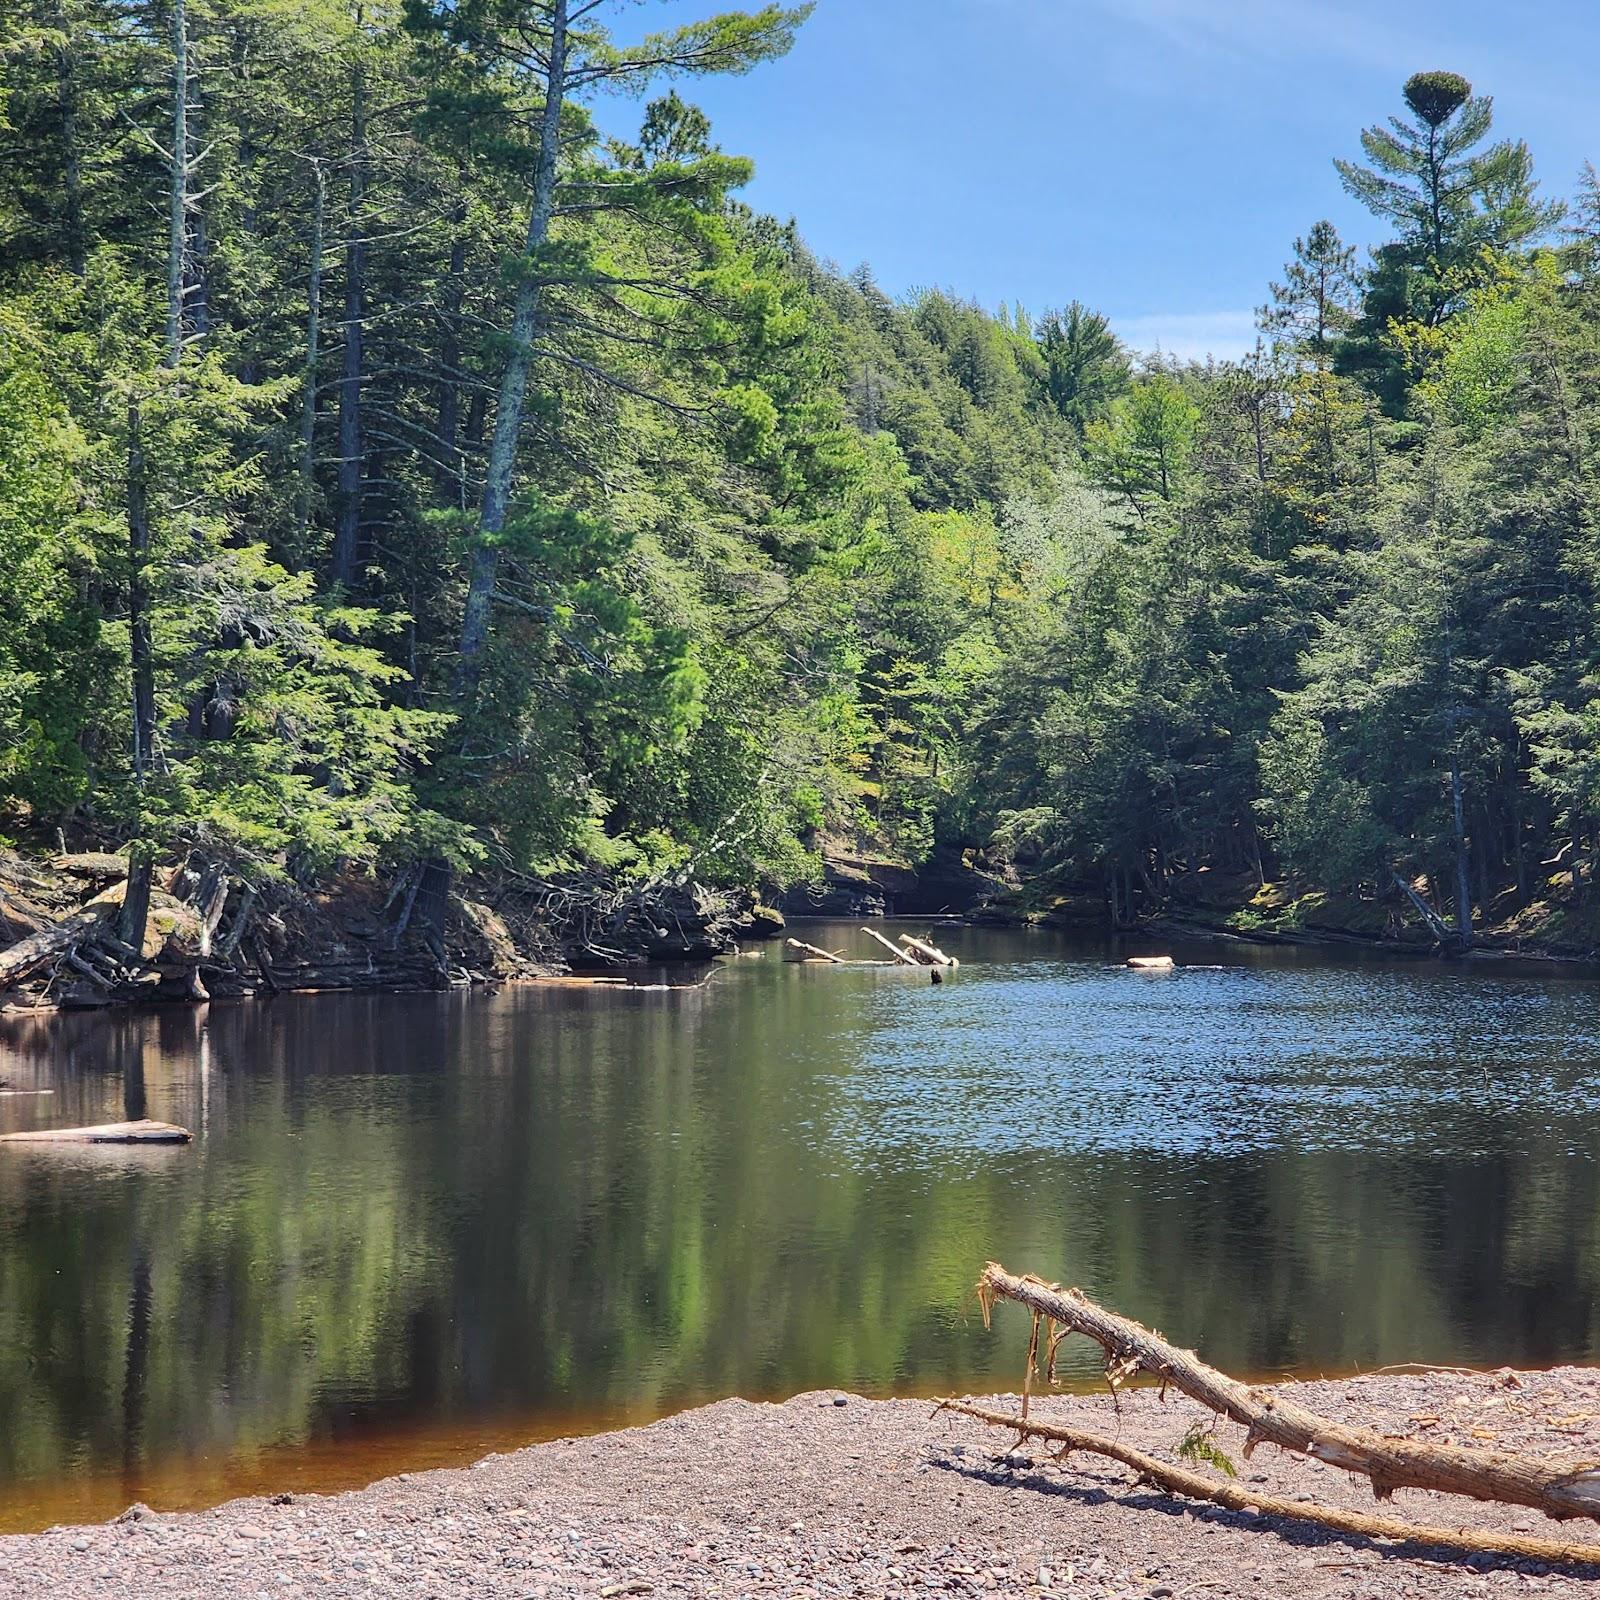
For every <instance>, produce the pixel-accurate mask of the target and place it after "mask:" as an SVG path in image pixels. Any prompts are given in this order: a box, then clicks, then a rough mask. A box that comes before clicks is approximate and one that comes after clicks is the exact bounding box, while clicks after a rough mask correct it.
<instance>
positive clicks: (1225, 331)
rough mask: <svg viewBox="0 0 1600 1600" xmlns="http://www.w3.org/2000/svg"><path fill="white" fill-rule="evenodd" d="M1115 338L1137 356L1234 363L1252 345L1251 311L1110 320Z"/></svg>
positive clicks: (1253, 325) (1253, 317)
mask: <svg viewBox="0 0 1600 1600" xmlns="http://www.w3.org/2000/svg"><path fill="white" fill-rule="evenodd" d="M1111 327H1112V330H1113V331H1114V332H1115V333H1116V335H1117V337H1118V338H1119V339H1121V340H1122V342H1123V343H1124V344H1125V345H1127V346H1128V348H1129V349H1130V350H1136V351H1138V352H1139V353H1140V354H1141V355H1153V354H1155V352H1156V351H1158V350H1159V351H1160V352H1161V353H1162V354H1163V355H1168V356H1176V357H1177V358H1178V360H1180V361H1204V360H1205V359H1206V357H1207V356H1214V357H1215V358H1216V359H1217V360H1218V361H1236V360H1238V359H1239V358H1240V357H1241V356H1244V355H1248V354H1249V353H1250V351H1251V349H1252V348H1254V346H1255V342H1256V314H1255V312H1253V311H1169V312H1155V313H1152V314H1149V315H1145V316H1137V317H1113V318H1112V319H1111Z"/></svg>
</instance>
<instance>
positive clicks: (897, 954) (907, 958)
mask: <svg viewBox="0 0 1600 1600" xmlns="http://www.w3.org/2000/svg"><path fill="white" fill-rule="evenodd" d="M861 931H862V932H863V933H864V934H866V936H867V937H868V938H869V939H876V940H877V941H878V943H879V944H881V945H882V946H883V948H884V949H885V950H887V951H888V952H889V954H890V955H892V956H893V957H894V958H895V960H896V961H901V962H904V963H905V965H906V966H908V967H920V966H921V965H922V963H921V962H920V961H918V960H917V958H916V957H915V956H913V955H908V954H907V953H906V952H905V951H904V950H902V949H901V948H900V946H899V945H897V944H891V943H890V942H889V941H888V940H887V939H885V938H884V936H883V935H882V934H881V933H879V932H878V930H877V929H876V928H863V929H862V930H861Z"/></svg>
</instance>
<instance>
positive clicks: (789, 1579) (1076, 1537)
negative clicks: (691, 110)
mask: <svg viewBox="0 0 1600 1600" xmlns="http://www.w3.org/2000/svg"><path fill="white" fill-rule="evenodd" d="M1292 1387H1293V1390H1294V1394H1295V1398H1296V1399H1297V1400H1299V1401H1300V1402H1301V1403H1302V1404H1305V1405H1309V1406H1311V1407H1313V1408H1315V1409H1318V1410H1320V1411H1323V1412H1324V1413H1325V1414H1327V1415H1329V1416H1334V1417H1338V1418H1340V1419H1342V1420H1345V1421H1349V1422H1356V1423H1362V1424H1366V1425H1369V1426H1375V1427H1379V1428H1382V1429H1385V1430H1387V1431H1392V1432H1405V1433H1411V1434H1414V1435H1418V1436H1422V1437H1428V1438H1432V1439H1437V1440H1440V1441H1443V1440H1445V1439H1453V1440H1455V1441H1456V1442H1458V1443H1462V1444H1468V1445H1471V1444H1473V1443H1479V1442H1481V1443H1490V1442H1497V1443H1499V1444H1502V1445H1504V1446H1507V1447H1512V1448H1520V1449H1525V1450H1535V1451H1539V1452H1545V1453H1551V1454H1559V1455H1562V1456H1565V1457H1569V1458H1572V1459H1594V1458H1596V1457H1597V1456H1600V1371H1591V1370H1588V1369H1576V1368H1563V1369H1557V1370H1555V1371H1551V1372H1537V1373H1521V1374H1511V1373H1506V1372H1501V1373H1483V1374H1470V1375H1468V1374H1439V1373H1435V1374H1422V1375H1404V1376H1401V1375H1388V1376H1372V1377H1362V1378H1356V1379H1351V1380H1349V1381H1343V1382H1317V1383H1302V1384H1296V1385H1293V1386H1292ZM1000 1403H1001V1404H1002V1405H1005V1404H1006V1403H1007V1402H1006V1397H1000ZM1035 1406H1036V1414H1037V1415H1039V1416H1041V1417H1043V1416H1056V1417H1059V1418H1062V1419H1070V1420H1071V1421H1072V1422H1073V1423H1074V1424H1076V1425H1080V1426H1085V1427H1091V1428H1095V1429H1098V1430H1100V1431H1103V1432H1110V1431H1115V1432H1117V1433H1118V1434H1119V1435H1120V1437H1121V1438H1123V1439H1124V1440H1126V1441H1127V1442H1129V1443H1132V1444H1136V1445H1138V1446H1140V1447H1141V1448H1144V1449H1146V1450H1149V1451H1151V1452H1152V1453H1153V1454H1156V1455H1159V1456H1161V1457H1163V1458H1170V1457H1171V1455H1172V1452H1173V1449H1174V1447H1175V1446H1176V1444H1177V1443H1178V1441H1179V1440H1180V1439H1181V1438H1182V1436H1183V1434H1184V1431H1185V1430H1186V1428H1187V1427H1188V1425H1189V1423H1190V1422H1191V1421H1192V1420H1194V1419H1195V1418H1196V1417H1197V1416H1201V1415H1204V1414H1205V1413H1202V1412H1201V1410H1200V1408H1199V1407H1197V1406H1194V1405H1192V1404H1191V1403H1190V1402H1188V1401H1187V1400H1184V1399H1182V1398H1176V1399H1174V1398H1170V1397H1169V1399H1168V1400H1167V1401H1166V1402H1162V1401H1161V1400H1160V1399H1159V1398H1158V1396H1157V1395H1156V1394H1155V1393H1154V1392H1153V1391H1150V1390H1140V1391H1136V1392H1133V1393H1130V1394H1126V1395H1124V1396H1123V1397H1122V1400H1121V1405H1120V1410H1117V1409H1114V1408H1113V1405H1112V1402H1111V1400H1110V1398H1109V1397H1108V1396H1093V1397H1087V1398H1079V1397H1063V1396H1049V1397H1045V1398H1041V1399H1038V1400H1036V1402H1035ZM1241 1433H1242V1430H1240V1429H1238V1428H1235V1427H1233V1426H1232V1425H1231V1424H1224V1425H1223V1426H1222V1427H1221V1428H1220V1429H1219V1430H1218V1432H1217V1435H1216V1442H1217V1443H1218V1445H1219V1446H1220V1447H1221V1448H1222V1449H1223V1450H1224V1451H1225V1452H1226V1453H1227V1454H1228V1455H1229V1456H1231V1457H1232V1458H1233V1460H1234V1461H1235V1463H1236V1464H1237V1466H1238V1469H1239V1471H1240V1473H1241V1475H1242V1481H1243V1482H1245V1483H1247V1484H1259V1485H1260V1486H1261V1490H1262V1493H1263V1494H1279V1495H1285V1496H1288V1497H1291V1498H1293V1497H1295V1496H1301V1497H1304V1498H1311V1497H1315V1498H1316V1499H1318V1500H1320V1501H1322V1502H1324V1503H1329V1504H1343V1505H1349V1506H1355V1507H1361V1508H1370V1507H1371V1506H1372V1498H1371V1495H1370V1492H1369V1491H1368V1490H1367V1489H1366V1487H1365V1484H1364V1481H1363V1482H1355V1481H1352V1480H1351V1479H1350V1478H1349V1477H1347V1476H1346V1475H1345V1474H1343V1473H1341V1472H1338V1471H1335V1470H1333V1469H1331V1468H1325V1467H1321V1466H1319V1465H1317V1464H1316V1463H1312V1462H1308V1461H1305V1460H1302V1459H1299V1458H1292V1457H1286V1456H1283V1455H1280V1454H1279V1453H1278V1452H1276V1451H1274V1450H1272V1449H1270V1448H1263V1449H1262V1450H1260V1451H1258V1452H1257V1454H1256V1455H1255V1457H1254V1459H1253V1460H1251V1461H1250V1462H1248V1463H1246V1462H1244V1461H1243V1460H1242V1459H1241V1458H1240V1454H1239V1445H1240V1443H1241V1442H1242V1441H1241ZM1008 1443H1009V1440H1008V1439H1007V1438H1006V1437H1004V1436H1001V1435H999V1434H996V1433H994V1432H992V1431H990V1430H987V1429H985V1428H984V1427H982V1426H981V1425H980V1424H978V1423H976V1422H972V1421H969V1420H967V1419H964V1418H957V1417H952V1416H948V1415H944V1416H939V1415H935V1414H934V1413H933V1408H932V1407H931V1406H930V1405H929V1404H928V1403H926V1402H924V1401H911V1400H894V1401H870V1400H863V1399H859V1398H857V1397H855V1396H848V1395H843V1394H835V1393H831V1392H830V1393H823V1394H804V1395H799V1396H797V1397H796V1398H794V1399H792V1400H789V1401H787V1402H786V1403H784V1404H782V1405H759V1404H753V1403H751V1402H748V1401H743V1400H726V1401H722V1402H720V1403H718V1404H716V1405H712V1406H707V1407H704V1408H703V1409H700V1410H697V1411H692V1412H686V1413H684V1414H683V1415H680V1416H677V1417H672V1418H669V1419H667V1420H665V1421H662V1422H658V1423H655V1424H654V1425H652V1426H650V1427H646V1428H636V1429H629V1430H626V1431H624V1432H619V1433H611V1434H602V1435H598V1436H595V1437H592V1438H581V1439H564V1440H556V1441H554V1442H552V1443H549V1444H540V1445H535V1446H531V1447H529V1448H528V1449H525V1450H519V1451H516V1452H514V1453H512V1454H508V1455H500V1456H490V1457H488V1458H487V1459H485V1460H483V1461H481V1462H479V1463H478V1464H477V1465H475V1466H473V1467H471V1468H470V1469H466V1470H459V1471H439V1472H426V1473H417V1474H403V1475H401V1476H400V1477H397V1478H390V1479H386V1480H384V1481H383V1482H380V1483H375V1484H373V1485H371V1486H370V1487H369V1488H366V1489H362V1490H358V1491H356V1492H353V1493H348V1494H340V1495H333V1496H327V1497H323V1496H295V1497H292V1498H291V1497H289V1496H279V1497H277V1498H276V1499H275V1500H270V1499H251V1500H237V1501H233V1502H231V1503H230V1504H228V1505H224V1506H219V1507H217V1508H216V1509H214V1510H212V1511H207V1512H198V1513H196V1512H188V1513H181V1514H172V1515H160V1514H155V1513H152V1512H149V1511H147V1510H145V1509H144V1508H143V1507H133V1508H130V1510H129V1511H128V1512H126V1513H124V1514H123V1516H121V1517H119V1518H118V1519H116V1520H115V1521H113V1522H109V1523H105V1524H101V1525H98V1526H92V1527H81V1528H54V1529H51V1530H49V1531H48V1532H45V1533H39V1534H29V1535H18V1536H11V1537H7V1538H0V1596H4V1597H6V1600H12V1597H24V1596H25V1597H30V1600H31V1597H34V1596H39V1597H44V1596H50V1597H52V1600H76V1597H79V1596H83V1597H88V1596H93V1597H95V1600H108V1597H116V1600H120V1597H128V1600H145V1597H155V1596H171V1597H179V1596H182V1597H185V1600H189V1597H194V1596H208V1597H216V1600H233V1597H241V1600H256V1597H266V1600H276V1597H280V1596H285V1597H286V1596H300V1595H311V1596H319V1595H326V1596H344V1595H349V1596H360V1597H371V1596H380V1595H381V1596H389V1595H393V1596H402V1597H412V1596H415V1597H418V1600H421V1597H428V1596H434V1597H441V1600H442V1597H447V1596H448V1597H454V1596H464V1597H465V1596H474V1597H476V1596H494V1597H506V1600H561V1597H566V1596H579V1595H583V1596H592V1597H603V1600H613V1597H621V1596H631V1595H655V1596H658V1597H667V1596H677V1595H708V1596H721V1597H727V1600H732V1597H736V1596H741V1595H750V1596H763V1597H765V1596H781V1597H785V1600H789V1597H797V1596H894V1595H912V1594H944V1595H952V1596H960V1595H1043V1594H1056V1595H1062V1596H1074V1597H1082V1600H1109V1597H1118V1600H1178V1597H1183V1596H1195V1597H1205V1600H1216V1597H1218V1596H1233V1595H1239V1596H1249V1597H1263V1596H1280V1595H1282V1596H1288V1595H1294V1596H1296V1597H1299V1600H1323V1597H1335V1596H1338V1597H1345V1596H1349V1597H1362V1600H1368V1597H1370V1600H1379V1597H1383V1600H1387V1597H1391V1596H1452V1597H1464V1596H1476V1595H1496V1594H1501V1595H1513V1594H1515V1595H1522V1594H1535V1595H1542V1594H1567V1593H1571V1594H1577V1593H1579V1592H1581V1591H1584V1590H1587V1589H1589V1588H1590V1587H1591V1586H1592V1585H1594V1584H1595V1583H1596V1580H1597V1579H1600V1573H1584V1572H1554V1571H1550V1570H1548V1569H1545V1568H1542V1567H1539V1566H1536V1565H1533V1564H1529V1563H1517V1562H1510V1561H1495V1560H1490V1559H1485V1558H1481V1557H1473V1558H1462V1557H1451V1556H1447V1555H1445V1554H1443V1553H1441V1552H1438V1551H1429V1550H1425V1549H1419V1548H1416V1547H1410V1546H1395V1545H1386V1544H1375V1543H1372V1542H1369V1541H1363V1540H1359V1539H1341V1538H1338V1537H1336V1536H1333V1535H1330V1534H1328V1533H1326V1532H1324V1531H1322V1530H1318V1529H1315V1528H1311V1527H1307V1526H1305V1525H1300V1524H1295V1523H1293V1522H1290V1521H1287V1520H1284V1521H1279V1520H1276V1519H1270V1518H1264V1517H1261V1516H1257V1515H1252V1514H1250V1513H1248V1512H1246V1513H1239V1514H1235V1513H1230V1512H1225V1511H1221V1510H1217V1509H1214V1508H1209V1509H1208V1508H1206V1507H1204V1506H1194V1505H1191V1504H1189V1503H1186V1502H1180V1501H1177V1500H1174V1499H1172V1498H1169V1497H1168V1496H1166V1495H1163V1494H1160V1493H1155V1492H1152V1491H1150V1490H1149V1489H1144V1488H1140V1487H1138V1486H1136V1485H1135V1484H1134V1483H1133V1482H1132V1481H1131V1475H1130V1474H1129V1473H1127V1472H1126V1471H1124V1470H1123V1469H1122V1468H1120V1467H1118V1466H1116V1465H1114V1464H1112V1463H1109V1462H1104V1461H1100V1460H1097V1459H1091V1458H1086V1457H1078V1458H1075V1459H1074V1460H1073V1462H1072V1463H1071V1464H1070V1465H1068V1466H1066V1467H1062V1466H1058V1465H1056V1464H1054V1463H1049V1462H1045V1461H1043V1460H1039V1459H1036V1452H1028V1453H1026V1454H1014V1455H1009V1456H1005V1457H1004V1458H1003V1459H1002V1458H1001V1455H1000V1453H1001V1452H1004V1451H1005V1449H1006V1446H1007V1444H1008ZM1389 1509H1390V1510H1391V1511H1392V1512H1393V1513H1395V1514H1397V1515H1400V1516H1405V1517H1408V1518H1412V1519H1415V1520H1417V1521H1428V1522H1432V1523H1444V1524H1447V1525H1450V1526H1458V1525H1461V1524H1471V1525H1474V1526H1479V1527H1494V1528H1500V1529H1518V1530H1521V1531H1526V1532H1538V1533H1549V1534H1552V1535H1557V1534H1560V1535H1564V1536H1566V1537H1569V1538H1582V1537H1584V1529H1583V1527H1582V1526H1581V1525H1577V1524H1570V1523H1569V1524H1564V1525H1559V1526H1558V1525H1557V1524H1553V1523H1548V1522H1546V1521H1545V1520H1544V1519H1543V1518H1541V1517H1538V1516H1537V1515H1535V1514H1532V1513H1529V1512H1526V1511H1521V1510H1517V1509H1514V1508H1510V1507H1500V1506H1488V1505H1483V1506H1480V1505H1474V1504H1471V1503H1467V1502H1462V1501H1459V1500H1452V1499H1449V1498H1447V1497H1444V1496H1439V1495H1434V1494H1428V1493H1423V1492H1419V1491H1402V1492H1401V1493H1400V1494H1398V1495H1397V1496H1396V1497H1395V1501H1394V1503H1393V1505H1392V1507H1390V1508H1389ZM1595 1540H1596V1542H1600V1527H1597V1528H1596V1529H1595Z"/></svg>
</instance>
